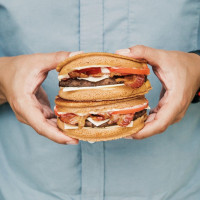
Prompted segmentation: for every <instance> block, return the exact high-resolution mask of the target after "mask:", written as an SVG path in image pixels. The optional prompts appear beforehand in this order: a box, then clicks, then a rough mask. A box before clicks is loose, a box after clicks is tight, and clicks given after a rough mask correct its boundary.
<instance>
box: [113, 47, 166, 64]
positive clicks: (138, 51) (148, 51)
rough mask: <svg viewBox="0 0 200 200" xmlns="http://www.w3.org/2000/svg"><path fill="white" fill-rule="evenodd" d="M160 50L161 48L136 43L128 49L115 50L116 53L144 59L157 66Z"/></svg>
mask: <svg viewBox="0 0 200 200" xmlns="http://www.w3.org/2000/svg"><path fill="white" fill-rule="evenodd" d="M161 51H162V50H157V49H154V48H151V47H146V46H143V45H137V46H134V47H131V48H129V49H120V50H117V51H116V54H120V55H124V56H129V57H132V58H135V59H145V60H147V62H148V63H149V64H150V65H152V66H157V65H158V63H159V59H160V54H161V53H160V52H161Z"/></svg>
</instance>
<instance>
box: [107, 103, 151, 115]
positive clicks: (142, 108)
mask: <svg viewBox="0 0 200 200" xmlns="http://www.w3.org/2000/svg"><path fill="white" fill-rule="evenodd" d="M147 107H148V103H145V104H144V105H141V106H139V107H136V108H130V109H124V110H117V111H114V112H112V113H111V114H129V113H136V112H139V111H142V110H144V109H145V108H147Z"/></svg>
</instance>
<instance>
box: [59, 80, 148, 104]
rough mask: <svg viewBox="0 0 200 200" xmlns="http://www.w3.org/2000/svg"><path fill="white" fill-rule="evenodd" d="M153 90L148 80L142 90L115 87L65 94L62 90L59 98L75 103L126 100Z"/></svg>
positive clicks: (123, 86)
mask: <svg viewBox="0 0 200 200" xmlns="http://www.w3.org/2000/svg"><path fill="white" fill-rule="evenodd" d="M150 89H151V84H150V82H149V80H147V81H146V82H145V83H144V84H143V85H142V86H141V87H140V88H136V89H133V88H131V87H128V86H125V85H122V86H113V87H107V88H100V89H99V88H95V87H94V89H88V90H87V89H84V90H75V91H69V92H64V91H63V89H62V88H61V89H60V91H59V96H60V97H61V98H63V99H68V100H73V101H101V100H112V99H124V98H130V97H135V96H139V95H144V94H146V93H147V92H148V91H149V90H150Z"/></svg>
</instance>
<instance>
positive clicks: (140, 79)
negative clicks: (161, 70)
mask: <svg viewBox="0 0 200 200" xmlns="http://www.w3.org/2000/svg"><path fill="white" fill-rule="evenodd" d="M122 81H123V82H124V84H125V85H127V86H130V87H132V88H139V87H141V86H142V85H143V83H144V82H145V76H144V75H128V76H124V78H117V79H116V82H122Z"/></svg>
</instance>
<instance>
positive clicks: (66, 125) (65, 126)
mask: <svg viewBox="0 0 200 200" xmlns="http://www.w3.org/2000/svg"><path fill="white" fill-rule="evenodd" d="M64 129H78V126H73V125H70V124H66V123H64Z"/></svg>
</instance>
